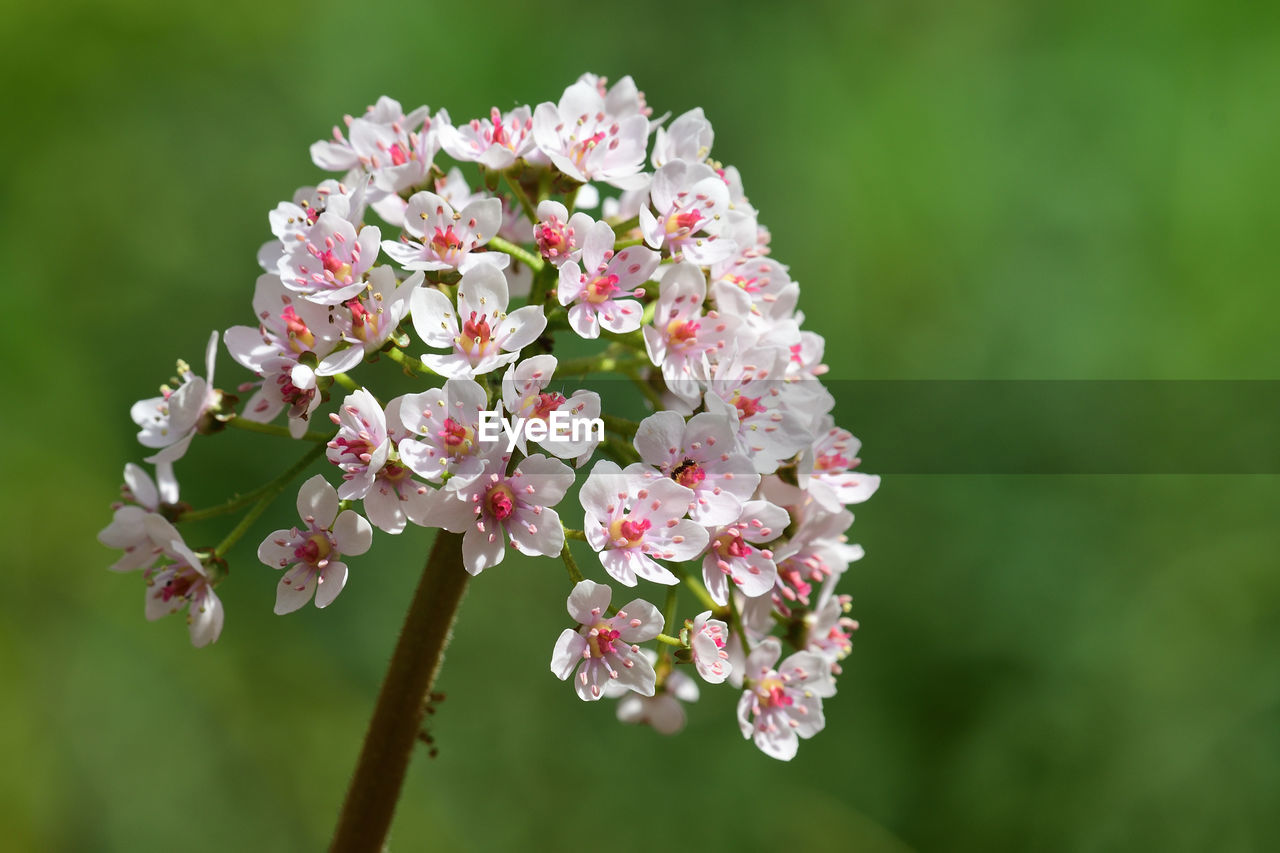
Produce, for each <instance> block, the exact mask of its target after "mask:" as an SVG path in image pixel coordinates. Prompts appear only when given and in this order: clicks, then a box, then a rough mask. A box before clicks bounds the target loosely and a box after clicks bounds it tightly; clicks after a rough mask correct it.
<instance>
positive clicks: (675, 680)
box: [604, 648, 698, 735]
mask: <svg viewBox="0 0 1280 853" xmlns="http://www.w3.org/2000/svg"><path fill="white" fill-rule="evenodd" d="M640 654H642V655H644V657H645V660H647V661H648V662H649V665H650V666H653V665H654V664H655V663H657V660H658V655H657V653H656V652H655V651H653V649H647V648H646V649H641V650H640ZM604 695H605V698H607V699H617V700H618V708H617V711H616V714H617V717H618V722H621V723H644V724H648V725H650V726H652V727H653V730H654V731H656V732H657V733H658V734H663V735H673V734H676V733H677V732H679V731H680V730H681V729H683V728H684V724H685V713H684V705H681V704H680V703H681V702H686V703H688V702H697V701H698V683H697V682H696V681H694V680H693V679H692V678H690V677H689V676H687V675H685V674H684V673H683V672H681V671H680V670H678V669H672V670H669V671H668V672H667V677H666V679H664V680H663V682H662V684H660V685H657V688H656V692H655V693H654V695H652V696H641V695H640V694H639V693H633V692H631V691H630V690H628V689H627V688H626V687H623V686H622V685H620V684H618V683H617V682H616V681H611V682H609V683H608V684H606V685H605V688H604Z"/></svg>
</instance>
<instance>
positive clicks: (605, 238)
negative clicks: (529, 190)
mask: <svg viewBox="0 0 1280 853" xmlns="http://www.w3.org/2000/svg"><path fill="white" fill-rule="evenodd" d="M588 235H591V239H593V240H594V241H595V243H597V244H598V245H599V246H600V247H601V248H600V250H599V251H600V253H601V254H603V253H604V251H605V250H612V249H613V242H614V235H613V229H612V228H610V227H609V223H607V222H596V221H595V220H594V219H592V218H591V217H590V216H588V215H587V214H585V213H583V212H582V211H578V212H576V213H574V214H573V216H570V215H569V210H568V208H566V207H565V206H564V205H563V204H561V203H560V202H558V201H553V200H551V199H546V200H545V201H543V202H542V203H540V204H539V205H538V223H537V224H536V225H534V226H533V236H534V241H535V242H536V243H537V244H538V252H539V254H541V255H542V257H544V258H546V259H547V260H548V261H550V262H551V264H552V265H554V266H556V267H560V266H563V265H564V263H565V262H566V261H577V260H578V259H579V258H581V257H582V247H583V246H584V245H585V244H586V242H587V239H588Z"/></svg>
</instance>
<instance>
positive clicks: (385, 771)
mask: <svg viewBox="0 0 1280 853" xmlns="http://www.w3.org/2000/svg"><path fill="white" fill-rule="evenodd" d="M469 578H470V575H468V574H467V573H466V572H465V571H463V568H462V536H461V535H459V534H456V533H449V532H447V531H444V530H442V531H440V532H439V533H438V534H437V535H436V540H435V543H434V544H433V545H432V547H431V553H430V555H429V556H428V557H427V563H426V566H425V567H424V568H423V571H422V578H421V579H420V580H419V581H418V588H417V590H416V591H415V592H414V595H413V602H412V603H411V604H410V605H409V612H408V615H406V616H405V621H404V626H403V627H402V628H401V630H400V639H399V641H398V642H397V643H396V650H395V653H394V655H393V656H392V658H391V665H390V667H389V668H388V669H387V675H386V678H385V679H384V680H383V682H382V689H381V690H380V691H379V693H378V702H377V705H376V706H375V707H374V711H373V717H372V719H371V720H370V721H369V730H368V732H367V733H366V734H365V739H364V746H363V747H362V748H361V750H360V759H359V761H358V763H357V764H356V769H355V773H354V774H353V775H352V778H351V786H350V788H349V789H348V790H347V798H346V802H345V803H344V804H343V807H342V814H341V815H340V816H339V818H338V826H337V829H336V830H335V832H334V835H333V843H332V844H331V845H330V847H329V850H330V853H365V851H370V853H372V852H373V851H380V850H382V849H383V844H384V842H385V840H386V838H387V833H388V831H389V830H390V829H391V819H392V817H394V815H395V808H396V802H397V801H398V800H399V798H400V789H401V787H403V785H404V777H405V771H406V770H407V769H408V766H409V759H410V757H411V756H412V754H413V748H414V744H415V743H416V742H417V739H418V733H419V732H420V731H421V729H422V719H423V716H424V715H425V713H426V702H427V699H428V697H429V695H430V693H431V687H432V685H433V684H434V683H435V679H436V675H437V673H438V672H439V670H440V662H441V660H443V658H444V650H445V646H446V645H447V644H448V641H449V634H450V631H451V629H452V627H453V620H454V617H455V616H456V614H457V611H458V605H459V604H461V602H462V596H463V593H464V592H465V591H466V588H467V581H468V579H469Z"/></svg>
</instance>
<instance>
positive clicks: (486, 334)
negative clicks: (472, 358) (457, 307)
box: [458, 311, 493, 355]
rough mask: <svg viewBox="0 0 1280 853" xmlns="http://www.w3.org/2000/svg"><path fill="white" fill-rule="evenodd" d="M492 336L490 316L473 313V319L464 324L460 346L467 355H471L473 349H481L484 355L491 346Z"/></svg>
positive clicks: (459, 341)
mask: <svg viewBox="0 0 1280 853" xmlns="http://www.w3.org/2000/svg"><path fill="white" fill-rule="evenodd" d="M492 335H493V330H492V329H490V328H489V315H488V314H478V313H477V312H475V311H472V312H471V317H470V318H468V319H467V321H466V322H464V323H463V324H462V335H461V337H460V338H459V340H458V345H459V346H460V347H462V349H463V351H464V352H466V353H467V355H471V353H472V350H473V349H479V350H480V352H482V353H483V352H484V351H485V349H486V348H487V347H488V346H489V340H490V338H491V336H492Z"/></svg>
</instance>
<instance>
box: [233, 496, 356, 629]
mask: <svg viewBox="0 0 1280 853" xmlns="http://www.w3.org/2000/svg"><path fill="white" fill-rule="evenodd" d="M298 515H299V516H301V518H302V523H303V525H304V526H303V527H302V528H298V527H294V528H291V529H289V530H277V531H275V532H273V533H272V534H271V535H270V536H268V537H267V538H266V539H264V540H262V544H261V545H259V546H258V559H259V560H261V561H262V562H263V563H265V564H266V565H268V566H270V567H271V568H273V569H284V568H288V571H286V572H285V573H284V577H283V578H281V579H280V584H279V586H278V587H277V588H276V607H275V611H276V613H279V614H284V613H292V612H293V611H295V610H297V609H298V608H299V607H301V606H302V605H304V604H306V603H307V602H308V601H310V600H311V599H312V597H313V596H314V598H315V601H316V607H328V606H329V605H330V604H332V603H333V600H334V599H335V598H337V597H338V593H340V592H342V588H343V587H344V586H346V583H347V564H346V563H343V562H341V560H340V559H339V558H340V557H342V555H343V554H349V555H351V556H353V557H354V556H358V555H360V554H363V553H364V552H365V551H368V550H369V546H370V545H371V544H373V528H372V527H371V526H370V525H369V522H368V521H365V519H364V518H362V517H361V516H360V515H359V514H358V513H356V512H355V511H353V510H349V509H348V510H344V511H343V512H342V513H341V514H339V513H338V493H337V492H336V491H335V490H334V488H333V486H331V485H329V483H328V482H326V481H325V479H324V477H323V476H322V475H320V474H317V475H315V476H314V477H312V478H311V479H310V480H307V481H306V482H305V483H303V484H302V488H301V489H300V490H299V491H298Z"/></svg>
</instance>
